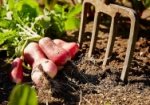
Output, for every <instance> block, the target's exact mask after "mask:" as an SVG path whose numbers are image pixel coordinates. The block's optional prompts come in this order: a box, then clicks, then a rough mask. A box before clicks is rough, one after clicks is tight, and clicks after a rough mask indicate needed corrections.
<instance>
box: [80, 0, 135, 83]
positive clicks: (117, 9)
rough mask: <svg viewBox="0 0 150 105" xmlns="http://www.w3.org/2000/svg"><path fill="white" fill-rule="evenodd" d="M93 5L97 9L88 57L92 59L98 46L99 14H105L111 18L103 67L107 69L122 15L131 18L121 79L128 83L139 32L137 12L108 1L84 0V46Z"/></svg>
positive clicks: (82, 18) (82, 19)
mask: <svg viewBox="0 0 150 105" xmlns="http://www.w3.org/2000/svg"><path fill="white" fill-rule="evenodd" d="M91 5H93V6H94V7H95V15H94V26H93V31H92V37H91V43H90V49H89V53H88V57H91V55H92V52H93V49H94V47H95V44H96V37H97V34H98V23H99V21H98V20H99V19H98V18H100V17H99V14H100V13H104V14H107V15H109V16H111V25H110V32H109V38H108V43H107V48H106V53H105V58H104V61H103V67H105V66H106V64H108V61H109V59H108V58H109V57H110V56H111V54H112V49H113V46H114V40H115V36H116V34H117V25H116V24H117V22H118V19H119V17H120V15H124V16H127V17H128V18H130V21H131V22H130V32H129V39H128V45H127V51H126V56H125V61H124V65H123V70H122V73H121V77H120V79H121V80H122V81H127V78H128V71H129V67H130V64H131V60H132V56H133V52H134V47H135V43H136V37H137V32H138V17H137V15H136V12H135V11H134V10H132V9H130V8H127V7H123V6H119V5H115V4H110V3H108V1H106V0H84V1H83V7H82V14H81V26H80V32H79V37H78V42H79V43H80V44H82V35H83V33H84V31H85V25H86V18H87V17H86V16H87V13H88V10H87V8H89V7H90V6H91Z"/></svg>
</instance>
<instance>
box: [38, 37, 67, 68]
mask: <svg viewBox="0 0 150 105" xmlns="http://www.w3.org/2000/svg"><path fill="white" fill-rule="evenodd" d="M39 46H40V48H41V49H42V51H43V52H44V53H45V55H46V56H47V57H48V58H49V59H51V60H52V61H53V62H54V63H55V64H56V65H57V66H62V65H64V64H65V63H66V62H67V61H68V60H69V59H70V56H69V54H68V51H66V50H65V49H63V48H62V47H59V46H57V45H56V44H55V43H54V42H53V41H52V40H51V39H50V38H48V37H45V38H42V39H40V40H39Z"/></svg>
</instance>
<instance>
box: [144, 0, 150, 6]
mask: <svg viewBox="0 0 150 105" xmlns="http://www.w3.org/2000/svg"><path fill="white" fill-rule="evenodd" d="M143 3H144V6H145V7H147V8H148V7H150V0H143Z"/></svg>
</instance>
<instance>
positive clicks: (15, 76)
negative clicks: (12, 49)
mask: <svg viewBox="0 0 150 105" xmlns="http://www.w3.org/2000/svg"><path fill="white" fill-rule="evenodd" d="M10 76H11V79H12V81H13V82H15V83H21V82H22V81H23V67H22V60H21V58H15V59H14V60H13V62H12V71H11V73H10Z"/></svg>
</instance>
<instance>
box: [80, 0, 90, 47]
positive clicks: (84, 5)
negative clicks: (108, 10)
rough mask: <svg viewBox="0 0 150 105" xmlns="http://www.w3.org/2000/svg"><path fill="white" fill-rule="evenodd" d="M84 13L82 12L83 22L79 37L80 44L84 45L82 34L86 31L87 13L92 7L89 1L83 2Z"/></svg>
mask: <svg viewBox="0 0 150 105" xmlns="http://www.w3.org/2000/svg"><path fill="white" fill-rule="evenodd" d="M82 5H83V6H82V14H81V23H80V31H79V37H78V43H79V44H80V46H81V45H82V35H83V34H84V32H85V27H86V21H87V13H88V9H87V8H89V7H90V4H89V3H88V2H83V4H82Z"/></svg>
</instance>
